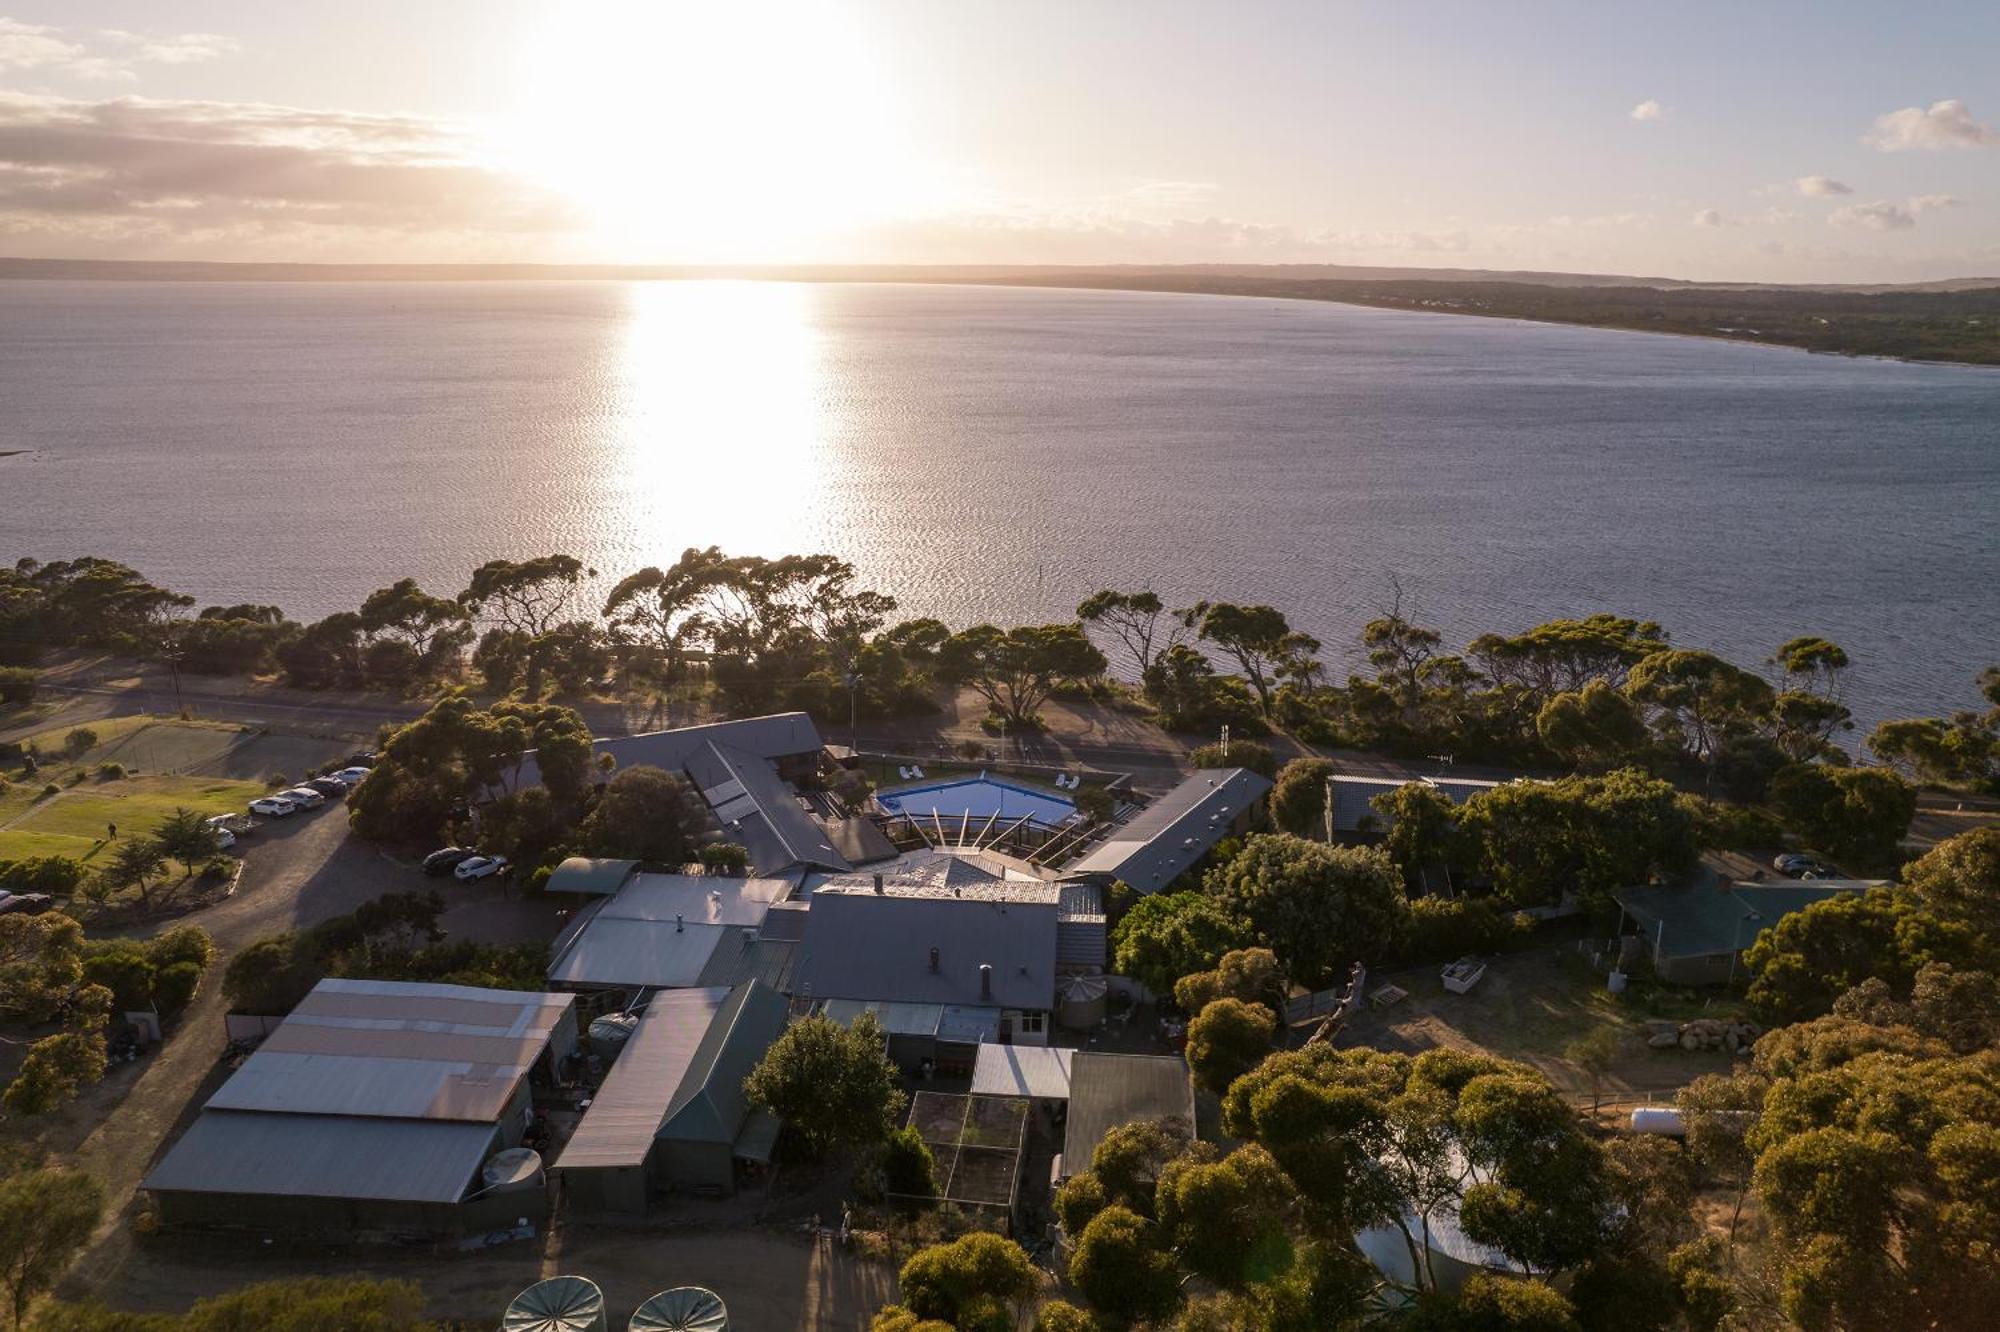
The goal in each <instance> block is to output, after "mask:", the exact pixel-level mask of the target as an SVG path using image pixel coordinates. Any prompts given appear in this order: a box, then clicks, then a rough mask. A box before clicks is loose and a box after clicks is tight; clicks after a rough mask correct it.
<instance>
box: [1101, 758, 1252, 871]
mask: <svg viewBox="0 0 2000 1332" xmlns="http://www.w3.org/2000/svg"><path fill="white" fill-rule="evenodd" d="M1270 789H1271V783H1270V781H1269V779H1267V778H1265V777H1261V776H1259V775H1258V774H1256V773H1254V772H1251V771H1250V770H1249V769H1248V768H1203V769H1202V770H1201V771H1199V772H1197V773H1195V774H1194V776H1192V777H1190V778H1188V779H1187V780H1186V781H1184V782H1182V783H1181V784H1180V785H1179V786H1176V787H1175V788H1174V789H1173V790H1171V791H1169V792H1167V793H1166V794H1165V795H1163V796H1161V797H1160V798H1159V799H1158V800H1155V801H1154V802H1153V803H1152V804H1150V805H1148V806H1147V807H1146V808H1145V809H1144V810H1142V811H1140V813H1139V815H1138V817H1137V818H1134V819H1133V820H1132V821H1131V822H1130V823H1126V824H1123V825H1122V826H1120V827H1117V828H1114V829H1112V831H1111V836H1110V838H1109V840H1107V841H1105V842H1104V843H1103V844H1101V845H1099V846H1098V847H1096V848H1095V849H1093V850H1092V851H1091V852H1090V853H1089V854H1087V855H1085V856H1084V857H1083V858H1082V859H1081V860H1078V861H1077V862H1075V863H1074V864H1071V865H1065V866H1064V867H1063V871H1062V872H1063V876H1064V877H1065V878H1074V877H1078V876H1081V875H1096V876H1101V877H1104V878H1109V879H1117V880H1119V881H1120V882H1122V883H1125V884H1127V885H1129V886H1130V887H1132V888H1134V889H1136V890H1138V891H1139V892H1142V893H1156V892H1159V891H1160V890H1161V889H1163V888H1165V887H1166V886H1167V885H1168V884H1170V883H1172V882H1173V881H1174V880H1175V879H1177V878H1179V877H1180V876H1181V875H1182V874H1183V873H1185V872H1186V871H1187V869H1188V867H1189V866H1191V865H1193V864H1194V863H1195V862H1196V861H1197V860H1200V859H1201V858H1202V857H1203V856H1205V855H1207V854H1208V851H1209V848H1210V847H1213V846H1214V845H1215V844H1216V843H1217V842H1219V841H1221V840H1222V839H1223V838H1224V837H1226V836H1228V834H1229V832H1230V831H1231V829H1232V828H1233V827H1234V826H1235V823H1236V820H1237V818H1238V817H1239V816H1240V815H1241V814H1242V813H1243V811H1244V810H1245V809H1246V808H1248V807H1249V806H1250V804H1251V803H1252V802H1253V801H1256V800H1258V799H1260V798H1262V796H1263V795H1264V793H1265V792H1266V791H1269V790H1270Z"/></svg>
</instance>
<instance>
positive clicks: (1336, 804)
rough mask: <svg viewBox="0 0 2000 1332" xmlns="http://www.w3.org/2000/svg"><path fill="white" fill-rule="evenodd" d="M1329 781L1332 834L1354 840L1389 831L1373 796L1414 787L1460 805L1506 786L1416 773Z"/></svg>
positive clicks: (1345, 776) (1347, 776)
mask: <svg viewBox="0 0 2000 1332" xmlns="http://www.w3.org/2000/svg"><path fill="white" fill-rule="evenodd" d="M1332 781H1333V791H1332V797H1333V834H1334V836H1335V837H1336V838H1348V839H1353V840H1369V839H1372V838H1374V837H1380V836H1381V835H1382V834H1384V833H1386V832H1388V831H1389V824H1390V822H1391V820H1389V819H1387V818H1384V817H1383V816H1382V814H1381V813H1380V812H1379V811H1378V810H1377V809H1376V808H1375V806H1374V804H1373V803H1372V802H1373V801H1374V799H1375V797H1376V796H1379V795H1386V794H1388V793H1389V792H1391V791H1398V790H1401V789H1402V788H1403V787H1405V786H1409V785H1412V784H1417V785H1422V786H1428V787H1430V788H1431V789H1432V790H1434V791H1437V792H1438V793H1440V794H1442V795H1444V796H1447V797H1449V798H1450V800H1451V803H1453V804H1454V805H1462V804H1464V803H1465V802H1466V801H1468V800H1470V799H1472V797H1473V796H1475V795H1478V794H1479V793H1481V792H1482V791H1491V790H1492V789H1493V788H1494V787H1496V786H1503V785H1505V782H1502V781H1499V780H1490V781H1489V780H1487V779H1485V778H1481V777H1427V776H1423V775H1421V774H1417V773H1412V774H1410V775H1409V776H1407V777H1379V776H1367V777H1363V776H1360V775H1358V774H1351V773H1335V774H1334V776H1333V779H1332Z"/></svg>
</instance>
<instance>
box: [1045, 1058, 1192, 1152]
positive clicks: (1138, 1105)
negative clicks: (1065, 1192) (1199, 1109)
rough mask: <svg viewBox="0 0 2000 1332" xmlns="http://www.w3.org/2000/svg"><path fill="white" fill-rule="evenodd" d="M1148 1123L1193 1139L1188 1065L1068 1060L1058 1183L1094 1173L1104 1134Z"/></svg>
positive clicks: (1156, 1061) (1159, 1060) (1179, 1061)
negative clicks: (1066, 1115)
mask: <svg viewBox="0 0 2000 1332" xmlns="http://www.w3.org/2000/svg"><path fill="white" fill-rule="evenodd" d="M1143 1119H1157V1120H1162V1121H1164V1122H1165V1123H1166V1124H1167V1125H1168V1127H1169V1128H1170V1129H1171V1130H1172V1131H1173V1132H1175V1133H1179V1134H1182V1135H1184V1136H1185V1137H1187V1138H1188V1139H1189V1140H1190V1141H1192V1140H1193V1138H1194V1129H1195V1121H1194V1082H1193V1080H1192V1079H1191V1078H1190V1077H1189V1076H1188V1066H1187V1061H1186V1060H1184V1059H1181V1058H1179V1057H1178V1056H1173V1055H1137V1054H1104V1053H1100V1052H1098V1051H1095V1050H1078V1051H1077V1052H1076V1053H1075V1054H1074V1055H1072V1056H1071V1057H1070V1061H1069V1119H1068V1123H1067V1124H1066V1125H1065V1129H1064V1134H1063V1150H1062V1156H1061V1157H1059V1158H1058V1160H1057V1165H1056V1171H1055V1173H1056V1176H1057V1178H1059V1179H1068V1178H1069V1177H1070V1176H1071V1175H1075V1174H1078V1173H1080V1172H1082V1171H1085V1170H1088V1169H1090V1158H1091V1156H1092V1154H1094V1153H1095V1152H1096V1151H1097V1144H1098V1143H1100V1142H1103V1141H1104V1139H1105V1135H1107V1134H1109V1133H1110V1132H1111V1130H1113V1129H1115V1128H1117V1127H1119V1126H1120V1125H1121V1124H1130V1123H1134V1122H1136V1121H1138V1120H1143Z"/></svg>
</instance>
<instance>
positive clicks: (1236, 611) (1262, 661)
mask: <svg viewBox="0 0 2000 1332" xmlns="http://www.w3.org/2000/svg"><path fill="white" fill-rule="evenodd" d="M1179 614H1180V617H1181V623H1182V624H1183V625H1185V626H1186V627H1187V628H1189V629H1192V630H1194V631H1195V635H1196V636H1197V637H1198V638H1200V639H1201V640H1202V641H1203V642H1204V643H1213V644H1215V646H1216V647H1217V648H1219V649H1220V650H1221V651H1222V653H1223V654H1224V655H1225V656H1227V657H1229V658H1230V659H1231V660H1233V661H1234V662H1235V663H1236V664H1237V666H1239V667H1240V668H1241V669H1242V671H1243V677H1244V678H1245V679H1246V680H1248V681H1249V682H1250V688H1251V689H1252V690H1253V691H1255V693H1256V695H1257V706H1258V708H1259V710H1260V711H1262V712H1263V713H1264V715H1265V716H1267V717H1268V716H1269V715H1270V713H1271V692H1272V689H1273V688H1274V686H1275V684H1276V680H1277V677H1278V676H1279V674H1280V673H1281V671H1282V670H1283V669H1284V668H1285V667H1287V666H1288V665H1291V664H1294V663H1297V662H1298V661H1299V660H1300V659H1309V658H1312V657H1313V656H1315V655H1316V654H1317V653H1318V652H1319V648H1320V644H1319V640H1318V639H1316V638H1313V637H1311V636H1310V635H1308V634H1301V633H1295V632H1293V630H1292V627H1291V625H1290V624H1288V623H1286V621H1285V616H1284V613H1283V612H1281V611H1279V610H1277V609H1275V608H1273V607H1271V606H1239V605H1236V604H1234V603H1233V602H1227V601H1204V602H1202V603H1201V604H1199V605H1197V606H1193V607H1190V608H1189V609H1187V610H1184V611H1181V612H1179Z"/></svg>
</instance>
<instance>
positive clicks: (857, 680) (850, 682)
mask: <svg viewBox="0 0 2000 1332" xmlns="http://www.w3.org/2000/svg"><path fill="white" fill-rule="evenodd" d="M840 678H841V679H842V680H844V681H846V682H847V747H848V748H849V749H851V750H853V751H854V752H855V753H856V754H859V753H860V752H861V740H860V734H861V732H860V730H859V729H858V727H857V726H856V723H855V720H854V691H855V689H856V688H857V687H859V686H860V684H861V677H860V676H859V675H858V674H856V673H855V672H853V671H849V672H848V673H847V674H845V675H843V676H841V677H840Z"/></svg>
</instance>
